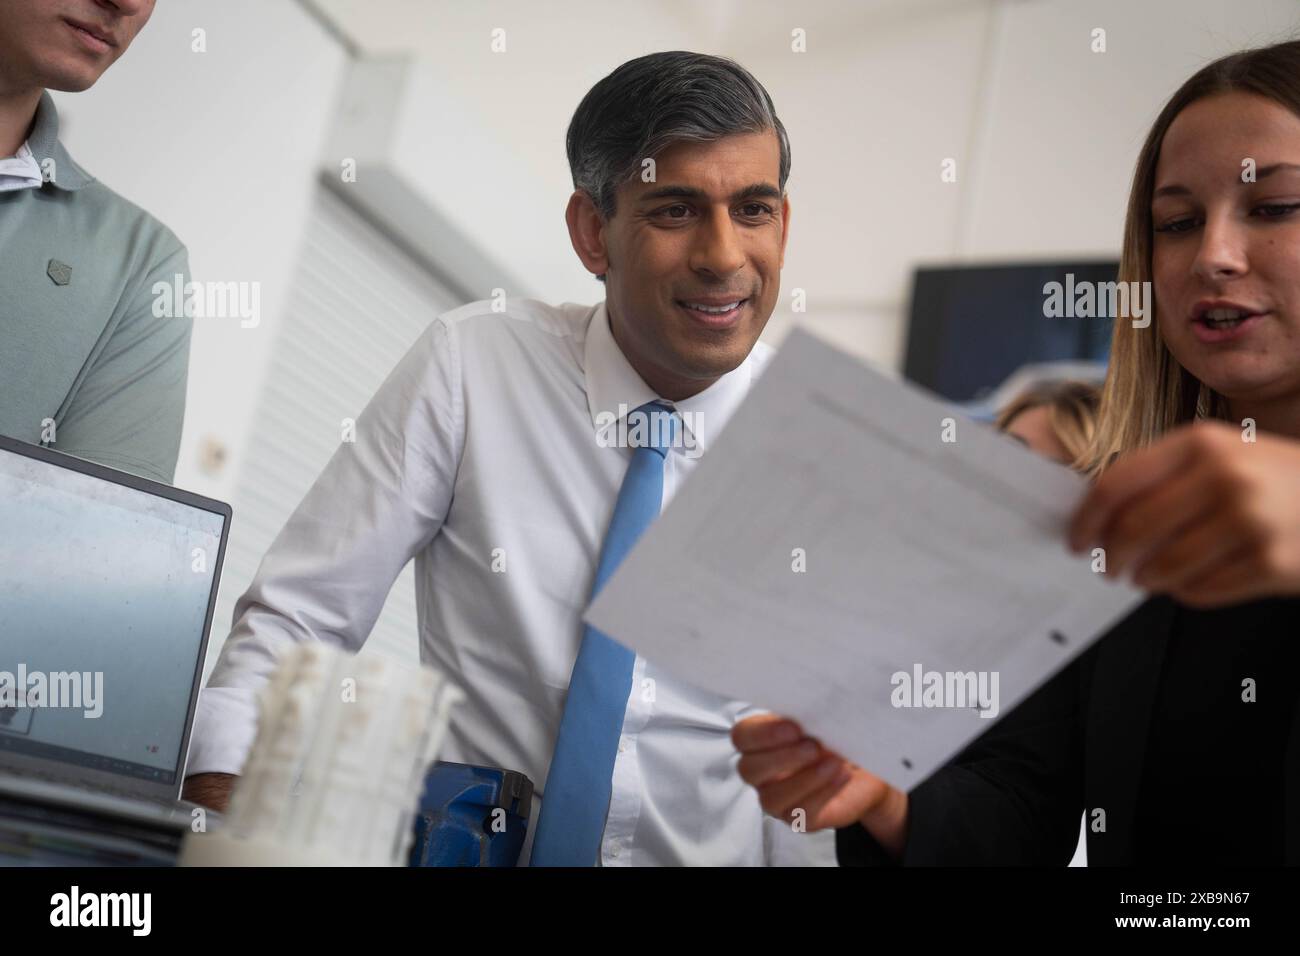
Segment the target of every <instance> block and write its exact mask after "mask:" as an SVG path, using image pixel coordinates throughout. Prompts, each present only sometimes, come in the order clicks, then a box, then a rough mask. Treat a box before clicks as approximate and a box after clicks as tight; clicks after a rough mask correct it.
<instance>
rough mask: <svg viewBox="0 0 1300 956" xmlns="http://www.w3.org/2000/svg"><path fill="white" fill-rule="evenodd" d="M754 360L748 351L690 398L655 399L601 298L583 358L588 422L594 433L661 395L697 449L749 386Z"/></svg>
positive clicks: (719, 426) (720, 426) (719, 427)
mask: <svg viewBox="0 0 1300 956" xmlns="http://www.w3.org/2000/svg"><path fill="white" fill-rule="evenodd" d="M753 361H754V360H753V356H752V355H747V356H746V357H745V361H743V362H741V363H740V365H738V366H737V367H736V368H734V369H733V370H732V371H730V372H728V373H727V374H726V375H723V376H722V377H721V378H719V379H718V380H717V381H716V382H714V383H713V384H712V385H710V386H709V387H708V388H706V389H705V390H704V391H702V392H700V393H699V394H697V395H692V396H691V397H690V398H686V399H683V400H682V401H680V402H668V401H667V400H665V399H660V398H659V396H658V395H656V394H655V393H654V391H653V390H652V389H651V388H650V386H649V385H647V384H646V383H645V381H644V380H643V379H642V378H641V376H640V375H638V374H637V371H636V369H634V368H632V364H631V363H630V362H628V360H627V357H626V356H625V355H624V354H623V350H622V349H620V348H619V347H618V343H617V342H615V341H614V333H613V332H611V331H610V328H609V313H608V311H607V310H606V308H605V303H604V302H602V303H600V305H598V306H596V308H595V309H593V310H592V314H591V319H590V321H589V323H588V325H587V341H586V346H585V355H584V358H583V362H584V366H585V367H584V374H585V377H586V385H587V408H588V410H589V411H590V413H591V425H592V428H594V429H595V430H596V435H597V436H598V437H599V436H600V435H601V434H602V433H603V432H605V431H606V430H607V429H609V428H612V427H614V424H615V423H616V422H617V421H618V420H619V419H620V418H623V417H625V416H626V415H627V413H628V412H630V411H633V410H634V409H637V408H639V407H641V406H642V405H644V404H645V403H646V402H653V401H664V402H665V404H668V405H672V406H673V407H675V408H676V409H677V411H678V412H679V413H680V414H681V418H682V424H683V425H684V426H685V428H686V429H687V430H688V431H689V432H690V433H691V435H692V437H693V439H694V440H695V442H696V443H697V445H698V448H699V449H700V451H705V450H707V449H708V446H709V443H710V442H711V441H714V440H715V439H716V437H717V435H718V434H719V433H720V432H721V431H722V429H723V426H725V425H726V423H727V420H728V419H729V418H731V415H732V413H733V412H735V410H736V409H737V408H739V407H740V403H741V401H742V400H743V399H744V397H745V393H746V392H748V391H749V386H750V383H751V381H752V380H753Z"/></svg>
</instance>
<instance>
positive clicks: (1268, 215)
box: [1254, 203, 1300, 219]
mask: <svg viewBox="0 0 1300 956" xmlns="http://www.w3.org/2000/svg"><path fill="white" fill-rule="evenodd" d="M1297 209H1300V203H1265V204H1264V205H1262V206H1256V207H1255V209H1254V212H1255V213H1256V214H1257V215H1259V217H1260V218H1261V219H1281V218H1282V217H1283V216H1289V215H1291V213H1293V212H1295V211H1296V210H1297Z"/></svg>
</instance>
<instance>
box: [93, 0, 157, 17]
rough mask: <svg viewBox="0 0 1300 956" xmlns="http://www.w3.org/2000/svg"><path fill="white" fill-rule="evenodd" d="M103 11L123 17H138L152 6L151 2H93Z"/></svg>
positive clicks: (107, 0)
mask: <svg viewBox="0 0 1300 956" xmlns="http://www.w3.org/2000/svg"><path fill="white" fill-rule="evenodd" d="M95 2H96V3H97V4H98V5H99V6H100V7H103V8H104V9H105V10H110V11H112V12H114V13H117V14H119V15H121V16H124V17H135V16H139V15H140V14H141V13H143V12H144V11H145V10H147V9H149V7H150V6H152V5H153V0H95Z"/></svg>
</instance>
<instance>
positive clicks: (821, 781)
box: [757, 752, 852, 820]
mask: <svg viewBox="0 0 1300 956" xmlns="http://www.w3.org/2000/svg"><path fill="white" fill-rule="evenodd" d="M851 774H852V766H851V765H850V764H849V763H848V761H846V760H845V759H844V758H843V757H841V756H839V755H838V754H833V753H829V752H827V753H826V755H825V756H824V757H822V759H820V760H818V761H817V762H816V763H814V764H812V766H810V767H807V768H805V769H803V770H800V771H799V772H798V773H795V774H794V775H793V776H790V777H786V778H785V779H783V780H778V781H776V782H775V783H769V784H767V785H765V786H761V787H758V788H757V789H758V802H759V803H760V804H761V805H762V807H763V809H764V810H765V811H767V812H768V813H770V814H771V815H772V816H774V817H779V818H780V819H782V820H788V819H790V814H791V812H792V811H793V810H794V809H796V808H801V807H804V806H805V804H806V803H807V802H808V801H809V800H810V799H812V797H813V795H814V794H816V793H817V792H818V791H819V790H822V789H823V788H825V787H833V788H836V789H838V788H839V787H842V786H844V784H846V783H848V781H849V777H850V776H851Z"/></svg>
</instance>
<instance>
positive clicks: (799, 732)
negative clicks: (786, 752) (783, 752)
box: [731, 714, 803, 754]
mask: <svg viewBox="0 0 1300 956" xmlns="http://www.w3.org/2000/svg"><path fill="white" fill-rule="evenodd" d="M802 739H803V729H802V728H801V727H800V726H799V725H798V724H796V723H795V722H794V721H793V720H790V719H789V718H788V717H781V716H779V715H777V714H760V715H759V716H757V717H749V718H746V719H745V720H742V721H740V722H739V723H738V724H736V725H735V726H734V727H732V728H731V742H732V743H733V744H735V746H736V749H737V750H739V751H740V752H741V753H742V754H743V753H749V752H751V751H756V750H767V749H770V748H772V747H782V746H788V745H789V744H793V743H796V742H798V741H800V740H802Z"/></svg>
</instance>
